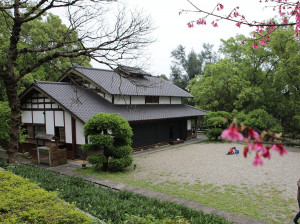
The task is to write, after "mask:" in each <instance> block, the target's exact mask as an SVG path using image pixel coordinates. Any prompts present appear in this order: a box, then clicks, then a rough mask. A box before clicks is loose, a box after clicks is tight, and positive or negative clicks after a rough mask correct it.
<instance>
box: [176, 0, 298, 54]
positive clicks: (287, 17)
mask: <svg viewBox="0 0 300 224" xmlns="http://www.w3.org/2000/svg"><path fill="white" fill-rule="evenodd" d="M187 2H188V3H189V4H190V5H191V6H192V7H193V8H194V9H195V10H181V11H180V12H179V15H180V14H181V13H183V12H186V13H200V14H204V16H203V17H200V18H198V19H197V20H191V21H189V22H188V23H187V26H188V27H189V28H192V27H194V24H197V25H206V23H207V19H208V18H209V17H213V18H214V19H213V20H212V22H211V25H212V26H214V27H218V22H219V21H221V20H226V21H229V22H234V23H235V25H236V26H237V27H239V28H240V27H241V25H248V26H249V27H256V30H255V32H254V35H253V46H252V47H253V48H255V49H257V48H259V45H258V43H257V41H259V44H260V45H263V46H266V45H267V43H266V41H265V38H267V39H270V36H269V35H270V33H272V32H274V31H275V30H276V29H277V28H279V27H286V26H294V27H295V29H294V32H295V37H298V36H299V33H300V3H299V1H297V2H291V1H288V0H265V2H267V3H269V2H270V3H274V4H275V5H271V6H265V7H266V8H273V10H274V11H275V10H276V9H278V15H279V16H280V17H279V18H282V23H278V22H276V18H277V16H275V17H273V18H271V19H269V21H267V22H257V21H252V22H249V21H247V20H246V18H245V16H244V15H241V14H240V12H239V7H238V6H237V7H235V8H234V9H233V10H231V12H230V13H229V14H228V15H220V14H218V11H221V10H223V9H224V6H223V5H222V4H221V3H218V4H217V5H216V6H215V7H214V8H213V10H211V11H210V12H209V11H205V10H203V9H200V8H199V7H198V6H196V5H195V4H194V3H193V2H192V1H191V0H187ZM259 2H260V3H262V0H260V1H259ZM292 19H294V20H295V22H291V20H292Z"/></svg>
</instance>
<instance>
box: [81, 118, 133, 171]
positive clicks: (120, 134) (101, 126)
mask: <svg viewBox="0 0 300 224" xmlns="http://www.w3.org/2000/svg"><path fill="white" fill-rule="evenodd" d="M83 130H84V135H85V136H88V137H89V144H85V145H83V146H82V150H83V151H85V152H92V151H98V150H103V155H102V156H101V155H97V156H89V157H88V158H87V159H88V161H89V162H90V163H91V164H93V165H94V166H95V168H96V169H99V168H102V169H103V170H104V171H107V170H111V171H120V170H122V169H124V168H125V167H128V166H130V165H131V164H132V161H133V159H132V158H130V157H129V155H130V154H131V153H132V148H131V138H132V135H133V133H132V129H131V127H130V125H129V123H128V122H127V121H126V120H125V119H124V118H122V117H120V116H119V115H118V114H105V113H98V114H96V115H95V116H93V117H92V118H91V119H89V120H88V121H87V122H86V123H85V125H84V127H83Z"/></svg>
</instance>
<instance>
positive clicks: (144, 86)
mask: <svg viewBox="0 0 300 224" xmlns="http://www.w3.org/2000/svg"><path fill="white" fill-rule="evenodd" d="M73 69H74V70H75V71H77V72H79V73H81V74H82V75H83V76H85V77H87V78H88V79H89V80H91V81H93V82H95V83H97V84H98V85H99V86H101V87H102V88H103V89H104V90H106V91H107V92H108V93H110V94H111V95H132V96H174V97H193V96H192V95H191V94H189V93H188V92H186V91H184V90H182V89H180V88H179V87H177V86H175V85H174V84H173V83H171V82H169V81H166V80H164V79H162V78H159V77H155V76H151V75H145V74H144V75H143V76H142V77H140V76H138V77H135V76H126V75H125V76H126V78H125V76H124V75H123V76H124V77H123V76H120V75H119V74H117V73H116V72H114V71H112V70H105V69H96V68H87V67H73ZM143 72H144V71H143Z"/></svg>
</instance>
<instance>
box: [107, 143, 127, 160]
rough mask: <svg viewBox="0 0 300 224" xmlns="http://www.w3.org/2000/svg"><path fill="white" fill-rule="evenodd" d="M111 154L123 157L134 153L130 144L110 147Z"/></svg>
mask: <svg viewBox="0 0 300 224" xmlns="http://www.w3.org/2000/svg"><path fill="white" fill-rule="evenodd" d="M108 151H109V154H110V155H111V156H113V157H115V158H122V157H126V156H129V155H130V154H131V153H132V148H131V146H129V145H124V146H120V147H116V148H113V149H108Z"/></svg>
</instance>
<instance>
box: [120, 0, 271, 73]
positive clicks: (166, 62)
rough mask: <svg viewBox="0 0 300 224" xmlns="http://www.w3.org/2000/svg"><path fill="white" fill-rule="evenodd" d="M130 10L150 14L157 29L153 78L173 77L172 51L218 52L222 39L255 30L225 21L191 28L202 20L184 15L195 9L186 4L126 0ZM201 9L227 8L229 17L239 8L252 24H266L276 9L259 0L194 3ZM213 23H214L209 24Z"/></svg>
mask: <svg viewBox="0 0 300 224" xmlns="http://www.w3.org/2000/svg"><path fill="white" fill-rule="evenodd" d="M125 2H127V5H128V7H129V8H131V7H132V8H134V7H136V8H138V9H143V11H145V13H146V14H147V13H148V14H150V16H151V17H152V19H153V23H154V25H155V27H157V29H156V30H155V32H154V33H153V36H154V37H155V38H156V42H155V43H153V44H151V45H150V47H149V51H150V53H151V60H150V62H149V63H150V66H149V67H148V68H147V71H148V72H150V73H151V74H152V75H160V74H165V75H167V76H169V74H170V66H171V61H172V59H171V57H170V55H171V51H172V50H173V49H175V48H176V47H177V46H178V45H179V44H181V45H183V46H184V47H186V52H187V53H188V52H189V51H190V50H191V49H194V51H195V52H196V53H197V52H200V51H201V50H202V44H203V43H210V44H214V46H215V50H217V49H218V46H219V44H220V39H225V40H226V39H228V38H230V37H232V36H235V35H236V34H238V33H242V34H245V35H248V34H249V32H251V31H253V28H249V27H247V26H241V28H238V27H236V26H235V23H231V22H227V21H221V22H219V27H216V28H215V27H213V26H211V24H210V23H208V24H207V25H205V26H203V25H202V26H199V25H195V26H194V28H188V27H187V25H186V24H187V23H188V22H189V21H190V20H195V19H197V18H199V14H191V13H190V14H185V13H183V14H181V15H180V16H179V11H180V10H181V9H191V5H190V4H189V3H188V2H187V1H186V0H126V1H125ZM192 2H193V3H194V4H196V5H197V6H198V7H199V8H201V9H203V10H207V11H211V10H212V9H213V7H214V6H215V5H216V4H217V3H222V4H223V5H224V9H223V12H221V14H224V15H225V14H226V12H227V13H229V12H230V11H231V10H232V9H233V8H234V7H236V6H239V7H240V12H241V14H243V15H245V16H246V18H247V19H248V20H249V21H253V20H264V19H266V18H268V17H270V16H272V15H274V12H273V11H272V9H270V8H269V9H263V6H264V5H262V4H261V3H259V0H192ZM209 21H211V19H210V20H209Z"/></svg>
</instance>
